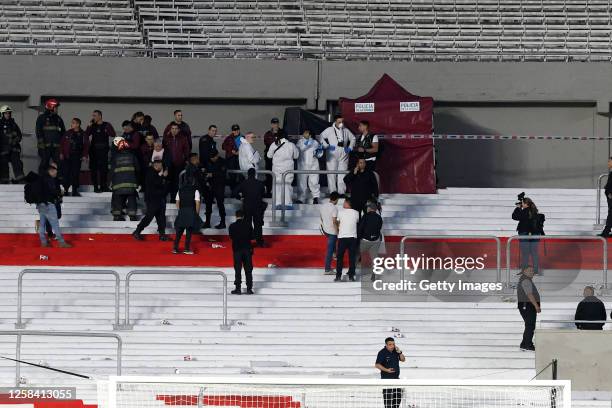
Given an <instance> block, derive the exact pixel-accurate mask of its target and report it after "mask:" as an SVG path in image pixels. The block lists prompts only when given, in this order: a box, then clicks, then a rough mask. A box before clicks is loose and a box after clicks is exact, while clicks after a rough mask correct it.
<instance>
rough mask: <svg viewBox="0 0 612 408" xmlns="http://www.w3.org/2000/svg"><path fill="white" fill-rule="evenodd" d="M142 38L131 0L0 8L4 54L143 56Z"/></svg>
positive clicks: (22, 1)
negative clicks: (141, 53)
mask: <svg viewBox="0 0 612 408" xmlns="http://www.w3.org/2000/svg"><path fill="white" fill-rule="evenodd" d="M142 48H143V41H142V35H141V33H140V31H139V29H138V24H137V22H136V20H135V18H134V12H133V9H132V8H131V7H130V2H129V1H127V0H110V1H95V0H94V1H92V0H54V1H38V0H36V1H34V0H9V1H3V2H2V6H1V7H0V52H2V53H28V54H34V53H35V54H61V55H118V54H121V55H137V53H135V52H136V51H137V50H138V49H142Z"/></svg>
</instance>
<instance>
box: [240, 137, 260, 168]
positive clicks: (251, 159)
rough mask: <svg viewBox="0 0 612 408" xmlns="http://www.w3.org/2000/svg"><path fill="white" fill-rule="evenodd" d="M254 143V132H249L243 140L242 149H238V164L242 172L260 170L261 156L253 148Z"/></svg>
mask: <svg viewBox="0 0 612 408" xmlns="http://www.w3.org/2000/svg"><path fill="white" fill-rule="evenodd" d="M254 142H255V134H254V133H253V132H248V133H247V134H245V135H244V138H243V139H242V140H241V143H240V147H239V148H238V163H239V165H240V170H244V171H247V170H249V169H255V170H257V169H258V168H259V162H260V161H261V155H260V154H259V152H258V151H257V150H256V149H255V146H253V143H254Z"/></svg>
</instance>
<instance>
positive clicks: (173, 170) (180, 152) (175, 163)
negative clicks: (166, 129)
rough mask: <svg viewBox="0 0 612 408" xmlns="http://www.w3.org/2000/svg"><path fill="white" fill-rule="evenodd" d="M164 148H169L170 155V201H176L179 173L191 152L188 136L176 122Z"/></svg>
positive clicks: (165, 141)
mask: <svg viewBox="0 0 612 408" xmlns="http://www.w3.org/2000/svg"><path fill="white" fill-rule="evenodd" d="M164 149H167V150H168V152H169V156H170V168H169V169H168V190H169V193H170V202H171V203H174V202H175V199H176V192H177V191H178V182H179V180H178V179H179V174H181V171H183V170H184V169H185V164H186V162H187V159H188V158H189V153H190V152H191V150H190V149H189V142H188V141H187V137H186V136H185V135H184V134H183V133H182V132H181V131H180V129H179V126H178V125H177V124H176V123H175V124H173V125H171V126H170V133H169V134H168V137H167V138H166V139H165V140H164Z"/></svg>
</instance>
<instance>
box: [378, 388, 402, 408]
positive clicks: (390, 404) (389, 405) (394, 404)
mask: <svg viewBox="0 0 612 408" xmlns="http://www.w3.org/2000/svg"><path fill="white" fill-rule="evenodd" d="M383 400H384V401H385V408H399V406H400V405H401V404H402V389H401V388H386V389H384V390H383Z"/></svg>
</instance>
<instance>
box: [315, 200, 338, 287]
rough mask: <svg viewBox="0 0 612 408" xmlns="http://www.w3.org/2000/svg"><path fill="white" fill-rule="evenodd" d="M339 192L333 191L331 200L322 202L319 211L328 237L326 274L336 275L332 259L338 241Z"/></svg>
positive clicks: (322, 228) (323, 228)
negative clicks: (332, 266)
mask: <svg viewBox="0 0 612 408" xmlns="http://www.w3.org/2000/svg"><path fill="white" fill-rule="evenodd" d="M337 204H338V193H337V192H336V191H333V192H332V193H331V194H330V196H329V202H328V203H325V204H321V208H320V209H319V212H320V214H321V232H323V235H325V237H326V238H327V248H326V250H325V275H335V272H334V271H333V270H332V268H331V261H332V257H333V255H334V252H335V251H336V242H337V241H338V226H337V225H336V218H337V217H338V207H336V205H337Z"/></svg>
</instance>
